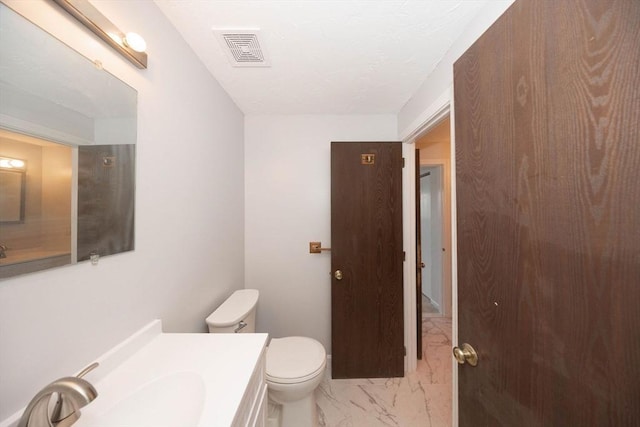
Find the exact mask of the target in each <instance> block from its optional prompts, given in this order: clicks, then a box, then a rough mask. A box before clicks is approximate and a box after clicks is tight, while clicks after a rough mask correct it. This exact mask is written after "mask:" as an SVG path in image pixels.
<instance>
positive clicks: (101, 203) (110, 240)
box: [78, 145, 135, 261]
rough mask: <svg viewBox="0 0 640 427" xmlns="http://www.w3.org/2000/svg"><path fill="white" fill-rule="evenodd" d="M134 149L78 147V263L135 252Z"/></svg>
mask: <svg viewBox="0 0 640 427" xmlns="http://www.w3.org/2000/svg"><path fill="white" fill-rule="evenodd" d="M134 209H135V146H134V145H85V146H80V147H78V261H83V260H87V259H89V258H90V256H91V253H92V252H96V253H98V254H99V255H100V256H105V255H112V254H117V253H120V252H126V251H131V250H133V248H134V238H135V234H134V217H135V213H134Z"/></svg>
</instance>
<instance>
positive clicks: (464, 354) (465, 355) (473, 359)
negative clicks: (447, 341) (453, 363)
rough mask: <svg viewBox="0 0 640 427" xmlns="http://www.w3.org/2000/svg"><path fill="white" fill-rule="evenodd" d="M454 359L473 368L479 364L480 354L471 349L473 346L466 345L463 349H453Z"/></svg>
mask: <svg viewBox="0 0 640 427" xmlns="http://www.w3.org/2000/svg"><path fill="white" fill-rule="evenodd" d="M453 357H455V358H456V360H457V361H458V363H459V364H460V365H464V364H465V362H466V363H468V364H469V365H471V366H476V365H477V364H478V353H476V350H475V349H474V348H473V347H471V344H467V343H464V344H462V346H461V347H457V346H456V347H453Z"/></svg>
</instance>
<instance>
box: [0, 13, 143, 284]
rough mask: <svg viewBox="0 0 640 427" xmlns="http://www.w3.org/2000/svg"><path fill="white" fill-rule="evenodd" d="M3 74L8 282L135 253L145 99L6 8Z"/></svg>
mask: <svg viewBox="0 0 640 427" xmlns="http://www.w3.org/2000/svg"><path fill="white" fill-rule="evenodd" d="M0 70H1V71H2V72H1V73H0V204H1V207H0V278H6V277H11V276H15V275H18V274H23V273H28V272H32V271H38V270H43V269H46V268H51V267H56V266H60V265H65V264H72V263H75V262H77V261H83V260H86V259H92V258H93V259H96V255H97V256H105V255H111V254H116V253H120V252H124V251H130V250H133V249H134V200H135V197H134V196H135V193H134V191H135V143H136V133H137V116H136V114H137V92H136V91H135V89H133V88H131V87H130V86H128V85H127V84H125V83H124V82H122V81H120V80H119V79H117V78H116V77H114V76H113V75H111V74H109V73H108V72H106V71H104V70H103V69H102V67H101V66H100V64H99V63H97V62H96V63H94V62H92V61H90V60H88V59H87V58H85V57H84V56H82V55H80V54H78V53H77V52H76V51H74V50H73V49H71V48H70V47H68V46H67V45H65V44H63V43H62V42H60V41H59V40H57V39H56V38H54V37H53V36H51V35H50V34H48V33H47V32H45V31H43V30H42V29H41V28H39V27H38V26H36V25H34V24H33V23H31V22H30V21H28V20H27V19H25V18H24V17H22V16H21V15H19V14H17V13H15V12H14V11H13V10H11V9H10V8H9V7H7V6H6V5H4V4H1V3H0ZM3 159H6V160H3ZM12 160H16V161H17V162H16V163H15V164H16V165H19V164H20V162H22V166H21V167H20V168H17V167H15V166H12V165H11V161H12ZM3 165H4V166H7V167H2V166H3ZM5 248H6V249H5Z"/></svg>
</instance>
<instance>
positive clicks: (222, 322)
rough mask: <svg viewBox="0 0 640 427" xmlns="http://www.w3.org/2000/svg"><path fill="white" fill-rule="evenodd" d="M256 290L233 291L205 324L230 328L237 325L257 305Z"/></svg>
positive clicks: (257, 294) (257, 293)
mask: <svg viewBox="0 0 640 427" xmlns="http://www.w3.org/2000/svg"><path fill="white" fill-rule="evenodd" d="M258 296H259V292H258V290H257V289H240V290H237V291H235V292H234V293H233V294H231V296H230V297H229V298H227V300H226V301H225V302H223V303H222V305H220V307H218V308H217V309H216V310H215V311H214V312H213V313H211V314H210V315H209V317H207V324H208V325H211V326H216V327H225V326H231V325H233V324H236V323H238V322H239V321H241V320H242V319H244V318H245V317H247V315H248V314H249V313H250V312H251V310H253V309H255V307H256V304H257V303H258Z"/></svg>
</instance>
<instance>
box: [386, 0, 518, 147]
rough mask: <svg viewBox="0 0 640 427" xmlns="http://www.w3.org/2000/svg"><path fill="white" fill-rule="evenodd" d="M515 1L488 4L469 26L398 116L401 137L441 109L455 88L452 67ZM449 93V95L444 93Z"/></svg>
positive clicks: (498, 1)
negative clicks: (443, 101) (443, 98)
mask: <svg viewBox="0 0 640 427" xmlns="http://www.w3.org/2000/svg"><path fill="white" fill-rule="evenodd" d="M514 1H515V0H489V1H487V4H486V6H485V7H484V8H483V9H482V10H481V11H480V13H479V14H478V15H477V16H476V17H475V18H474V19H473V21H472V22H470V23H469V25H467V27H466V29H465V31H464V33H463V34H462V35H461V36H460V37H459V38H458V39H456V41H455V42H454V43H453V45H452V46H451V48H450V49H449V50H448V51H447V53H446V54H445V56H444V58H442V60H441V61H440V62H439V63H438V66H437V67H436V68H435V69H434V70H433V71H432V72H431V73H430V74H429V76H428V77H427V78H426V80H425V82H424V83H423V84H422V86H420V88H419V89H418V90H417V91H416V93H414V94H413V96H412V97H411V99H409V101H407V103H406V104H405V105H404V107H402V109H401V110H400V112H399V113H398V135H399V137H400V139H402V140H407V139H409V137H410V136H411V135H412V134H414V136H415V132H416V131H417V130H418V129H419V128H420V127H421V126H423V125H424V124H425V123H426V121H427V120H429V119H430V118H431V117H432V116H433V115H434V114H435V113H436V112H437V111H438V108H440V106H441V104H442V99H441V97H443V96H444V97H449V96H450V95H449V93H448V88H450V87H451V85H452V84H453V64H454V63H455V61H456V60H457V59H458V58H459V57H460V56H461V55H462V54H463V53H464V52H465V51H466V50H467V49H468V48H469V47H470V46H471V45H472V44H473V43H474V42H475V41H476V40H477V39H478V37H480V36H481V35H482V33H484V32H485V31H486V30H487V28H489V26H491V24H493V23H494V22H495V20H496V19H498V17H500V15H502V14H503V13H504V11H505V10H507V8H508V7H509V6H510V5H511V4H512V3H513V2H514ZM445 92H447V93H445Z"/></svg>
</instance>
